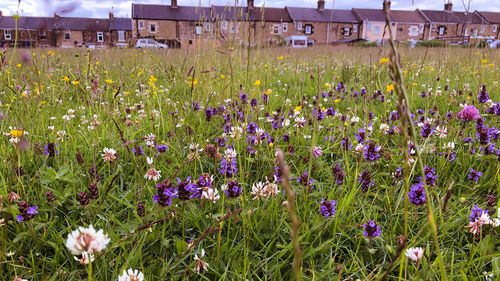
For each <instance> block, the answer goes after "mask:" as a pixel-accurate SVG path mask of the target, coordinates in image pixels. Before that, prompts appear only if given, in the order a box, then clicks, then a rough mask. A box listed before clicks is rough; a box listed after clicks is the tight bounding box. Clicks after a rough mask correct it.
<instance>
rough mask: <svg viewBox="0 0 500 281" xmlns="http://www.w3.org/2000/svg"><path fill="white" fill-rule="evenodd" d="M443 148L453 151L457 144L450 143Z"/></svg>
mask: <svg viewBox="0 0 500 281" xmlns="http://www.w3.org/2000/svg"><path fill="white" fill-rule="evenodd" d="M443 148H444V149H447V150H453V149H455V143H454V142H452V141H450V142H448V143H447V144H445V145H443Z"/></svg>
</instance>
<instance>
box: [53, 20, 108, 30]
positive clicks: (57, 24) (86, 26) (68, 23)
mask: <svg viewBox="0 0 500 281" xmlns="http://www.w3.org/2000/svg"><path fill="white" fill-rule="evenodd" d="M53 29H59V30H81V31H108V30H109V19H93V18H70V17H56V18H55V19H54V25H53Z"/></svg>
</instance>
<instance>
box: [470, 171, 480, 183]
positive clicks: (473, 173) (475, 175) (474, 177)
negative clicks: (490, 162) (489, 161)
mask: <svg viewBox="0 0 500 281" xmlns="http://www.w3.org/2000/svg"><path fill="white" fill-rule="evenodd" d="M482 175H483V173H482V172H480V171H474V169H472V168H470V169H469V175H468V178H469V179H470V180H472V181H475V182H478V181H479V179H480V178H481V176H482Z"/></svg>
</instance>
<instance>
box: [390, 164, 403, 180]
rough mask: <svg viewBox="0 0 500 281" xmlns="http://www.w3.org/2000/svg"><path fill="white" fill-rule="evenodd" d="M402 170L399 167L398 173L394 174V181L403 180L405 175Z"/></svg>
mask: <svg viewBox="0 0 500 281" xmlns="http://www.w3.org/2000/svg"><path fill="white" fill-rule="evenodd" d="M401 170H402V169H401V167H398V168H397V169H396V172H394V173H392V179H393V180H394V181H399V180H401V179H403V173H402V172H401Z"/></svg>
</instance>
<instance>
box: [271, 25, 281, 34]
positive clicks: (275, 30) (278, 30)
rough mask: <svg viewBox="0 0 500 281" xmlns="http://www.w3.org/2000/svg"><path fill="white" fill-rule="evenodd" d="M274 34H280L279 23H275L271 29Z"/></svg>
mask: <svg viewBox="0 0 500 281" xmlns="http://www.w3.org/2000/svg"><path fill="white" fill-rule="evenodd" d="M271 33H272V34H279V33H280V26H279V25H277V24H273V29H272V31H271Z"/></svg>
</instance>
